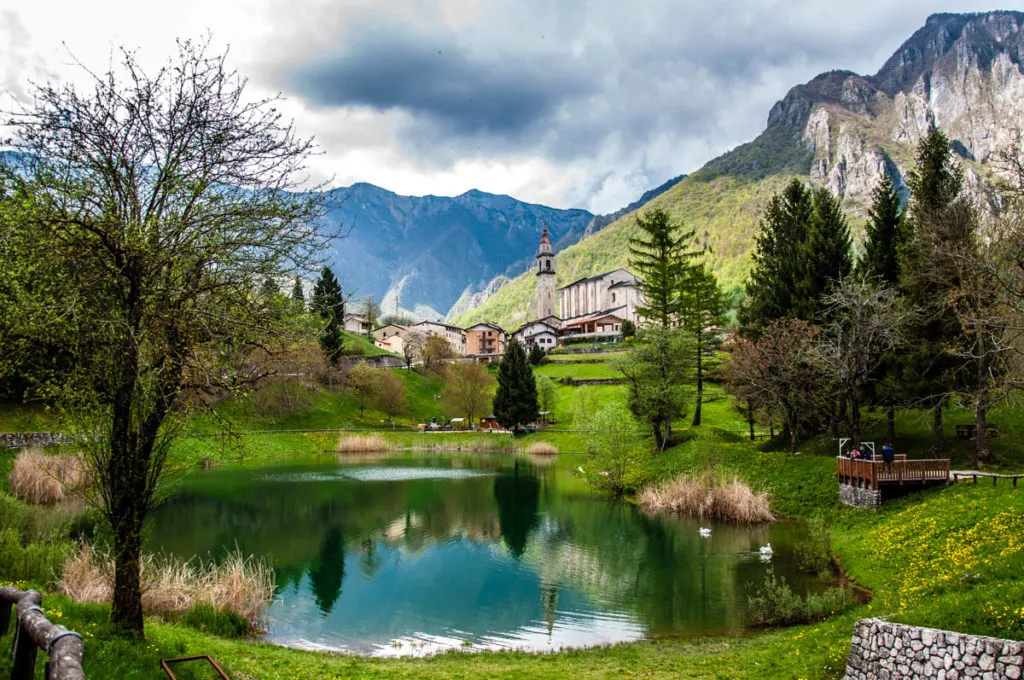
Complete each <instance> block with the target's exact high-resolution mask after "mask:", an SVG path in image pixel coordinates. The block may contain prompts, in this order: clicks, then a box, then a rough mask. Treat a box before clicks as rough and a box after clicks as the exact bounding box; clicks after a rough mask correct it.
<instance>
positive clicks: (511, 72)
mask: <svg viewBox="0 0 1024 680" xmlns="http://www.w3.org/2000/svg"><path fill="white" fill-rule="evenodd" d="M290 84H291V86H292V88H293V89H294V91H295V92H296V93H297V94H299V95H300V96H302V97H303V98H304V99H305V100H306V101H308V102H309V103H311V104H313V105H314V106H327V107H330V106H338V107H343V106H368V107H371V108H373V109H377V110H380V111H389V110H400V111H404V112H406V113H408V114H410V115H411V116H412V117H413V118H418V117H421V116H422V117H425V118H426V119H428V120H429V122H430V123H432V124H434V125H436V126H437V128H439V129H438V131H439V132H443V133H444V134H448V135H456V136H474V137H475V136H478V135H498V136H509V135H511V136H513V137H518V136H519V135H520V134H521V133H523V132H524V131H526V130H528V129H530V128H531V127H532V126H533V125H534V124H535V123H537V122H538V121H540V120H543V119H545V118H547V117H549V116H550V115H551V114H552V113H553V112H554V111H555V110H556V109H557V108H558V107H559V105H560V103H561V102H563V101H564V100H566V99H568V98H573V97H578V96H581V95H585V94H587V93H590V92H593V91H594V90H595V88H596V86H597V83H596V81H595V79H594V77H593V76H592V75H591V74H589V73H588V72H587V71H585V70H584V69H582V68H580V67H579V66H577V65H574V64H571V63H565V62H564V61H563V62H562V63H558V64H552V63H551V62H550V61H547V60H543V59H540V58H535V57H527V58H523V57H522V56H521V55H514V56H510V57H502V56H496V55H485V56H476V55H473V54H470V53H467V52H466V51H464V50H463V49H462V48H461V47H460V46H459V45H457V44H456V43H455V41H454V39H453V37H452V36H450V35H444V34H441V35H424V34H418V33H414V32H411V31H409V30H407V29H405V28H403V27H401V26H395V25H393V24H389V25H385V26H377V27H361V28H359V29H355V30H353V31H351V32H350V34H349V39H348V40H346V45H345V47H344V48H343V49H342V50H340V51H338V52H335V53H333V54H329V55H326V56H322V57H319V58H316V59H314V60H311V61H309V62H307V63H304V64H301V65H299V66H298V67H297V68H295V70H294V71H293V72H292V73H291V75H290Z"/></svg>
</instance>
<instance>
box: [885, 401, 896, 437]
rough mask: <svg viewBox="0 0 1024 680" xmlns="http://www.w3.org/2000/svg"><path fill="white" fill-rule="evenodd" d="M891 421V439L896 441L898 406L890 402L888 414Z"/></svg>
mask: <svg viewBox="0 0 1024 680" xmlns="http://www.w3.org/2000/svg"><path fill="white" fill-rule="evenodd" d="M886 416H887V418H888V421H889V438H888V439H889V441H891V442H895V441H896V407H895V406H893V405H892V404H889V412H888V413H887V414H886Z"/></svg>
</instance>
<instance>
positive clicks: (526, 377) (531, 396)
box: [494, 340, 539, 430]
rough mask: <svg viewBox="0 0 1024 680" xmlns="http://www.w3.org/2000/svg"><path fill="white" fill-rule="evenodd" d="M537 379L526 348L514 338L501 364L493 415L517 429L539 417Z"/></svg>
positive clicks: (506, 424)
mask: <svg viewBox="0 0 1024 680" xmlns="http://www.w3.org/2000/svg"><path fill="white" fill-rule="evenodd" d="M538 410H539V409H538V406H537V382H536V380H534V377H533V369H532V368H530V362H529V361H528V360H527V358H526V351H525V350H524V349H523V346H522V345H520V344H519V343H518V342H517V341H515V340H512V341H510V342H509V343H508V347H506V349H505V356H503V357H502V358H501V363H500V364H499V365H498V391H497V393H496V394H495V395H494V417H495V418H496V419H497V421H498V422H499V423H500V424H501V426H502V427H505V428H508V429H511V430H517V429H518V428H519V427H521V426H523V425H525V424H527V423H532V422H534V421H535V420H537V415H538Z"/></svg>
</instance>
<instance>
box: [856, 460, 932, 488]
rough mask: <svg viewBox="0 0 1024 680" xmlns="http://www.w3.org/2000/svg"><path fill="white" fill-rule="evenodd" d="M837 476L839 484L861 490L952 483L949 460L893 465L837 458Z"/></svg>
mask: <svg viewBox="0 0 1024 680" xmlns="http://www.w3.org/2000/svg"><path fill="white" fill-rule="evenodd" d="M836 477H837V479H838V480H839V483H840V484H846V485H849V486H853V487H856V488H859V489H873V490H878V489H881V488H882V487H883V486H903V485H904V484H920V485H922V486H924V485H926V484H931V483H939V482H941V483H943V484H947V483H949V459H948V458H929V459H920V460H907V459H906V457H899V456H898V457H897V458H896V460H894V461H893V462H891V463H885V462H882V461H881V460H852V459H850V458H844V457H840V458H836Z"/></svg>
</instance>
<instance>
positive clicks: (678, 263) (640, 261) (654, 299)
mask: <svg viewBox="0 0 1024 680" xmlns="http://www.w3.org/2000/svg"><path fill="white" fill-rule="evenodd" d="M636 225H637V227H638V229H639V231H640V234H639V235H638V236H636V237H634V238H631V239H630V240H629V253H630V262H629V265H630V267H631V268H632V269H633V270H634V271H636V272H637V273H638V274H639V276H640V279H641V281H640V284H639V286H638V287H639V289H640V292H641V294H642V296H643V300H644V304H643V305H638V306H637V308H636V311H637V312H638V313H639V314H640V316H641V317H643V318H645V319H647V320H648V321H652V322H654V323H657V324H659V325H661V326H663V327H665V328H668V327H669V326H671V325H672V324H673V323H674V319H675V317H676V315H677V314H678V312H679V290H680V287H681V284H682V281H683V279H684V278H685V277H686V275H687V272H688V270H689V268H690V266H691V264H690V261H691V260H692V259H693V258H694V257H696V256H697V254H698V253H699V251H698V250H697V249H696V247H695V245H694V244H695V241H694V236H695V232H694V231H692V230H691V231H684V230H683V227H682V225H681V224H679V223H676V222H672V220H671V219H670V218H669V214H668V213H667V212H665V211H664V210H662V209H660V208H656V209H654V210H650V211H647V212H645V213H643V214H638V215H637V218H636Z"/></svg>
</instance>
